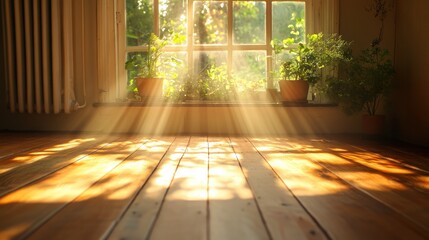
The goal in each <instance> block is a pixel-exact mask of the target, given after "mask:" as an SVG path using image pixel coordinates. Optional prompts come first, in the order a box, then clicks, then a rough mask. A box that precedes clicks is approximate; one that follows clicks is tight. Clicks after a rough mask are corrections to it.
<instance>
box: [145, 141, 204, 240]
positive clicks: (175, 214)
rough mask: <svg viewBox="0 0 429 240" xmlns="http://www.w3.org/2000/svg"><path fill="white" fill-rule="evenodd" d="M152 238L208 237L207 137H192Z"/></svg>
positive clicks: (177, 239) (178, 239)
mask: <svg viewBox="0 0 429 240" xmlns="http://www.w3.org/2000/svg"><path fill="white" fill-rule="evenodd" d="M189 146H190V148H188V149H189V150H190V151H191V152H186V153H185V155H184V156H183V158H182V160H181V161H180V165H179V167H178V169H177V171H176V174H175V175H174V179H173V181H172V183H171V186H170V188H169V190H168V193H167V196H166V198H165V201H164V202H163V205H162V208H161V212H160V214H159V216H158V219H157V221H156V223H155V225H154V228H153V231H152V232H151V235H150V239H162V240H164V239H176V240H180V239H207V224H208V223H207V217H208V216H207V184H208V179H207V176H208V146H207V138H204V137H191V140H190V143H189Z"/></svg>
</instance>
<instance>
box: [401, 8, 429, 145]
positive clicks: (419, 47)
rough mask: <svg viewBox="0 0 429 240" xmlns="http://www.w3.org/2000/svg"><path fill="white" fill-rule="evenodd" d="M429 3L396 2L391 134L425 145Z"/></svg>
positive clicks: (428, 141)
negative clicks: (393, 107)
mask: <svg viewBox="0 0 429 240" xmlns="http://www.w3.org/2000/svg"><path fill="white" fill-rule="evenodd" d="M428 10H429V1H427V0H414V1H397V13H396V25H397V28H396V55H395V69H396V82H395V83H396V89H397V91H396V92H395V95H394V96H395V106H396V108H395V114H394V126H393V127H394V132H395V134H396V137H397V138H399V139H402V140H404V141H408V142H412V143H416V144H421V145H425V146H429V138H428V136H429V71H428V67H429V44H428V41H427V40H428V39H429V28H428V27H427V26H428V24H429V19H428V18H427V12H428Z"/></svg>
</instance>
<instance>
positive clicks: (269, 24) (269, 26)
mask: <svg viewBox="0 0 429 240" xmlns="http://www.w3.org/2000/svg"><path fill="white" fill-rule="evenodd" d="M272 9H273V4H272V0H267V1H266V14H265V27H266V30H265V31H266V36H265V39H266V41H265V44H266V51H267V61H266V64H267V65H266V67H267V72H266V76H267V88H268V89H270V88H274V83H273V77H272V74H271V73H272V71H273V56H272V55H273V50H272V48H271V40H272V39H273V20H272V19H273V16H272V13H273V11H272Z"/></svg>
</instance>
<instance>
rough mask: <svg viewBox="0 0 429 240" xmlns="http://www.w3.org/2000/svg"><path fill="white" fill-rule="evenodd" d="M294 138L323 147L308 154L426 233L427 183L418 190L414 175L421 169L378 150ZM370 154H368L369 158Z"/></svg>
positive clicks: (428, 222) (428, 224)
mask: <svg viewBox="0 0 429 240" xmlns="http://www.w3.org/2000/svg"><path fill="white" fill-rule="evenodd" d="M296 142H299V143H303V142H304V143H306V144H313V145H314V146H317V147H320V149H321V150H322V151H321V152H320V153H307V156H308V157H309V158H310V159H312V160H315V161H317V162H318V163H319V164H320V165H322V166H323V167H325V168H326V169H328V170H329V171H331V172H332V173H334V174H335V175H337V176H338V177H340V178H342V179H343V180H345V181H347V182H348V183H349V184H351V185H353V186H354V187H356V188H358V189H360V190H362V191H364V192H365V193H368V194H369V195H370V196H371V197H373V198H375V199H377V200H378V201H380V202H381V203H383V204H385V205H387V206H389V207H390V208H392V209H393V210H394V211H396V212H398V213H401V214H402V215H404V216H405V217H407V218H408V219H409V220H410V221H413V222H414V223H415V224H417V225H420V226H421V227H422V228H425V229H426V231H427V232H428V234H429V208H428V206H429V197H428V195H427V193H428V191H429V186H422V187H421V188H419V189H420V190H419V191H418V190H416V184H415V183H414V180H415V178H418V177H421V175H419V174H421V173H420V172H415V170H412V169H409V168H406V167H404V166H402V165H398V164H396V163H395V162H388V161H387V160H386V159H384V157H383V156H379V155H378V154H376V155H375V154H374V153H371V152H361V151H360V152H356V151H354V149H350V148H349V146H347V145H346V144H338V143H337V144H335V145H333V144H328V143H326V142H324V141H323V142H322V143H321V142H320V141H318V142H317V143H316V144H314V143H312V142H310V141H308V140H304V139H299V140H296ZM334 147H337V151H333V150H330V149H333V148H334ZM338 149H342V150H341V151H339V150H338ZM338 151H339V152H338ZM350 152H352V153H350ZM369 156H371V157H370V158H368V157H369ZM343 157H344V158H343ZM379 158H380V159H379ZM356 163H357V164H356ZM381 163H382V164H381ZM423 189H424V190H423Z"/></svg>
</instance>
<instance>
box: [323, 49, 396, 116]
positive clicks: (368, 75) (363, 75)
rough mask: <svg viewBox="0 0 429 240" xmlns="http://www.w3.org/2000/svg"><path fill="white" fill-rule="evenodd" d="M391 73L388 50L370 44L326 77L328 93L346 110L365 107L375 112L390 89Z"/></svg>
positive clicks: (370, 111) (358, 109)
mask: <svg viewBox="0 0 429 240" xmlns="http://www.w3.org/2000/svg"><path fill="white" fill-rule="evenodd" d="M393 74H394V68H393V64H392V62H391V61H390V60H389V53H388V51H387V50H385V49H382V48H380V47H379V46H371V47H370V48H368V49H365V50H364V51H362V53H361V55H360V56H359V57H358V58H356V59H355V60H353V61H352V62H350V63H348V64H347V65H343V66H342V68H341V71H340V74H339V75H338V77H333V78H331V79H329V81H328V89H327V91H328V94H329V95H330V96H331V97H333V98H334V99H336V100H337V101H338V102H339V104H340V106H341V107H342V108H343V110H344V111H345V112H346V113H347V114H353V113H357V112H360V111H362V110H364V111H365V112H366V113H367V114H368V115H376V113H377V110H378V108H379V106H380V103H381V101H382V100H383V98H384V97H385V96H386V95H387V94H388V93H389V90H390V89H391V80H392V77H393Z"/></svg>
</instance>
